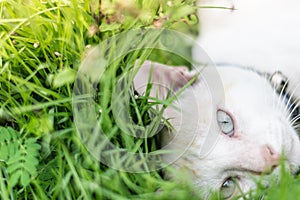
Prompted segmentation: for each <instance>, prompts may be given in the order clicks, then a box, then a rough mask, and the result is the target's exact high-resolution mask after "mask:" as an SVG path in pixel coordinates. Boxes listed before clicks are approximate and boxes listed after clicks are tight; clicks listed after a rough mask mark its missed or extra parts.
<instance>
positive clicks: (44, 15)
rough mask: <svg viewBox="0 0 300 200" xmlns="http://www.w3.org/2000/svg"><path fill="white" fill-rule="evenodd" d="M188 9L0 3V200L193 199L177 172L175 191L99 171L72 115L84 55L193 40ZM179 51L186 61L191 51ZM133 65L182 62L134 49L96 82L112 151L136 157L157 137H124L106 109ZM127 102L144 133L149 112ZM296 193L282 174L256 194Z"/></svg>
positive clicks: (146, 178) (141, 1)
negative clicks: (143, 40)
mask: <svg viewBox="0 0 300 200" xmlns="http://www.w3.org/2000/svg"><path fill="white" fill-rule="evenodd" d="M193 3H194V1H193V0H190V1H188V0H187V1H183V2H181V0H176V1H172V5H171V6H170V3H168V1H166V0H160V1H159V0H154V1H148V0H136V1H129V0H128V1H125V0H124V1H108V0H105V1H101V6H100V4H99V1H98V0H90V1H80V0H61V1H60V0H57V1H42V0H2V1H1V0H0V87H1V88H0V102H1V104H0V106H1V107H0V125H1V126H2V128H1V129H0V130H1V136H0V168H1V170H0V196H1V199H199V190H198V189H197V188H194V187H193V186H192V184H191V183H190V181H189V180H187V178H186V177H185V176H184V174H181V173H180V172H177V171H176V172H174V173H176V174H178V177H179V182H175V181H169V180H164V179H163V177H162V175H161V171H160V170H158V171H152V172H144V173H127V172H122V171H119V170H115V169H112V168H110V167H107V166H105V165H103V164H101V163H100V162H99V160H98V159H96V158H94V157H93V156H92V155H91V154H90V152H88V150H87V148H86V146H85V145H84V144H83V143H82V138H80V137H79V136H78V134H77V130H76V126H75V124H74V117H75V116H74V113H73V110H72V92H73V87H74V83H75V80H76V76H77V73H78V71H79V68H80V66H81V67H82V65H81V63H82V60H83V59H84V58H85V57H86V55H88V52H89V49H91V46H94V45H96V44H99V43H100V42H102V41H105V40H106V39H108V38H110V37H112V36H114V35H117V34H119V33H121V32H124V31H128V30H131V29H137V28H142V29H145V28H149V27H152V28H155V29H158V30H159V29H161V28H168V29H174V30H178V31H182V32H184V33H185V34H188V35H190V36H196V34H197V24H196V23H197V18H196V16H195V14H194V13H195V9H196V7H194V6H193V5H194V4H193ZM150 39H151V38H150ZM148 42H149V41H148ZM126 44H127V45H129V44H128V43H126ZM110 45H111V51H109V53H108V57H109V55H112V56H113V55H114V51H116V50H119V49H120V47H119V46H118V43H117V42H115V43H114V42H111V43H110ZM140 45H141V46H142V44H140ZM177 45H179V46H180V47H181V49H182V52H183V55H184V56H187V57H188V56H189V52H190V44H185V43H184V42H183V43H179V44H177ZM137 58H140V59H142V60H143V59H147V58H151V59H152V60H157V61H160V62H163V63H167V64H175V65H182V64H188V63H187V61H186V60H184V59H183V58H181V57H179V56H174V55H173V54H170V53H167V52H162V51H159V50H157V49H154V50H153V49H147V50H136V51H132V52H128V54H126V55H123V56H122V57H120V58H118V59H117V60H115V61H114V62H113V63H112V64H111V65H110V66H109V68H108V69H107V70H106V71H105V73H104V75H103V76H102V79H101V81H100V84H98V91H97V95H96V96H97V98H96V104H95V106H96V108H97V110H101V112H99V113H98V114H99V115H97V116H96V117H97V120H98V122H99V124H100V125H101V128H102V130H103V131H104V132H105V134H106V136H108V137H110V138H111V141H112V142H113V143H114V144H115V145H116V146H119V147H123V148H126V149H129V150H131V151H132V152H136V153H143V152H149V151H152V150H154V149H155V148H157V143H156V141H155V138H150V139H135V138H134V137H131V136H127V135H126V134H124V132H123V131H122V130H121V129H120V127H118V126H117V125H116V121H115V119H114V117H113V114H112V110H113V108H112V105H111V98H112V96H111V95H112V90H113V88H114V87H115V85H116V84H117V81H118V79H119V78H120V77H122V75H123V74H125V73H128V72H129V71H130V70H131V69H132V66H133V63H134V62H135V60H136V59H137ZM171 58H172V59H171ZM132 96H133V95H132ZM132 96H131V97H132ZM129 102H130V104H129V108H130V109H129V110H130V112H131V115H132V116H133V118H134V120H135V121H136V122H137V124H140V125H145V124H150V123H151V119H150V116H149V115H150V114H149V110H150V108H151V106H152V105H149V104H148V103H146V99H143V98H140V99H138V100H135V99H134V98H131V100H130V101H129ZM165 103H166V102H165ZM8 127H11V128H8ZM30 156H31V157H30ZM29 157H30V158H29ZM28 160H29V161H30V162H27V161H28ZM128 163H130V160H129V161H128ZM168 169H169V170H171V171H174V169H172V168H171V167H169V168H168ZM299 186H300V183H299V179H296V178H293V177H291V176H290V175H288V174H284V178H283V180H282V181H281V182H280V184H279V186H278V185H275V184H274V186H272V187H270V189H268V190H267V191H266V190H263V189H262V192H264V193H265V194H266V199H288V198H289V197H295V196H297V195H298V193H299V191H300V188H299Z"/></svg>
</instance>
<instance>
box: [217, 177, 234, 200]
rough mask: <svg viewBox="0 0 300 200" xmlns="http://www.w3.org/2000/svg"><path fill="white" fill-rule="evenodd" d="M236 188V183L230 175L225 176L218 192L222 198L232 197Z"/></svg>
mask: <svg viewBox="0 0 300 200" xmlns="http://www.w3.org/2000/svg"><path fill="white" fill-rule="evenodd" d="M235 190H236V183H235V180H234V179H233V178H232V177H229V178H227V179H226V180H225V181H224V183H223V184H222V186H221V189H220V194H221V196H222V198H223V199H228V198H230V197H232V195H233V194H234V193H235Z"/></svg>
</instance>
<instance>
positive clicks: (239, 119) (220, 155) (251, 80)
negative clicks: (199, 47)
mask: <svg viewBox="0 0 300 200" xmlns="http://www.w3.org/2000/svg"><path fill="white" fill-rule="evenodd" d="M149 66H152V67H153V69H154V72H153V73H154V74H156V76H153V77H152V81H153V82H155V80H156V81H157V80H163V83H162V84H163V86H168V87H169V86H170V85H174V84H175V85H178V80H179V81H181V80H184V77H185V76H186V77H187V78H190V74H186V73H185V70H183V71H182V73H178V72H179V71H180V68H177V69H176V68H170V67H168V66H164V65H161V64H157V63H152V64H150V63H149V62H146V63H145V64H144V65H143V66H142V69H141V70H140V72H139V73H138V75H137V77H136V79H135V86H136V88H141V87H140V86H141V85H144V84H145V82H147V80H148V79H147V78H145V77H148V76H149V73H150V70H149V69H150V67H149ZM210 69H212V68H211V67H207V68H205V69H204V70H203V71H202V73H201V74H200V76H199V77H198V80H197V81H196V82H195V83H194V84H193V85H191V86H189V87H188V88H187V89H186V90H184V91H183V93H182V94H181V95H179V96H178V99H177V101H176V102H175V104H176V107H177V108H179V110H178V109H174V108H173V107H171V106H170V107H168V108H167V110H166V111H165V113H164V116H165V117H166V118H167V119H170V123H171V124H172V125H173V126H174V128H175V132H174V134H175V135H180V136H179V137H175V138H174V139H173V141H172V143H171V145H170V148H169V149H173V150H178V149H184V150H185V153H184V155H182V156H181V157H179V159H177V160H176V161H175V162H174V163H170V164H173V165H174V166H176V167H177V168H179V169H182V170H186V171H187V172H188V173H189V174H190V177H191V180H193V181H194V183H195V184H196V185H198V186H199V187H201V188H204V191H205V192H206V193H205V194H204V195H205V196H206V197H208V196H209V194H210V192H211V191H212V190H213V191H218V190H220V188H221V186H222V184H223V183H224V181H225V180H226V179H227V178H228V177H237V180H238V184H239V186H240V187H241V189H242V191H243V192H245V193H246V192H248V191H249V190H251V189H253V188H255V187H256V181H255V180H257V178H259V175H261V174H262V173H266V174H269V176H271V177H274V176H275V177H276V178H279V170H278V165H279V159H280V157H281V156H282V155H284V156H285V159H286V160H285V162H286V167H287V168H288V169H290V170H291V172H295V171H296V170H297V169H298V168H299V166H300V142H299V138H298V136H297V134H296V132H295V130H294V129H293V126H292V125H291V123H290V120H289V118H288V116H289V113H288V112H287V110H286V106H285V104H284V102H283V101H282V99H281V98H280V97H279V95H278V94H277V93H276V92H275V90H274V88H273V87H272V86H271V84H270V82H269V81H268V80H267V79H266V78H265V77H262V76H260V75H258V74H256V73H255V72H253V71H249V70H244V69H240V68H238V67H236V66H230V67H220V68H217V72H218V74H219V75H220V77H215V79H214V82H218V81H221V83H222V85H221V86H223V87H219V88H217V87H212V85H209V84H208V82H209V81H208V80H207V79H208V78H209V77H208V76H207V73H206V72H207V71H209V70H210ZM158 72H163V73H160V74H159V73H158ZM157 74H159V76H158V77H157ZM169 74H171V75H172V76H171V77H172V78H170V79H168V78H167V77H170V75H169ZM164 76H166V77H164ZM157 78H159V79H157ZM219 78H220V80H219ZM157 83H158V84H159V85H157V87H161V84H160V83H159V82H156V84H157ZM185 83H186V82H185ZM219 86H220V85H219ZM157 87H154V89H158V91H161V90H160V89H159V88H157ZM177 90H178V88H177ZM139 92H140V93H143V91H142V90H139ZM216 93H218V94H221V95H216ZM152 94H156V92H154V93H152ZM222 94H224V96H222ZM219 109H221V110H223V111H226V112H227V113H230V115H231V116H232V118H233V121H234V136H233V137H229V136H227V135H225V134H223V133H222V131H221V129H220V127H219V126H218V123H217V118H216V113H217V110H219ZM167 138H168V137H167ZM190 139H192V143H189V141H190ZM174 156H178V155H177V154H174ZM171 160H174V158H173V157H172V155H170V156H167V157H165V162H169V161H171ZM273 167H275V169H274V170H273Z"/></svg>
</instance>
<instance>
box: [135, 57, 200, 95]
mask: <svg viewBox="0 0 300 200" xmlns="http://www.w3.org/2000/svg"><path fill="white" fill-rule="evenodd" d="M151 72H152V77H151V83H152V90H151V96H156V94H158V97H159V98H165V97H166V95H167V93H168V91H171V92H175V91H176V90H178V89H180V88H181V87H183V86H184V85H185V84H187V82H189V81H190V80H191V79H192V78H193V77H194V76H195V73H194V72H190V71H189V70H188V68H187V67H184V66H180V67H173V66H167V65H163V64H159V63H155V62H150V61H145V62H144V63H143V65H142V66H141V68H140V70H139V71H138V73H137V75H136V76H135V78H134V87H135V89H136V90H137V92H138V93H140V94H143V93H145V90H146V87H147V84H148V80H149V77H150V73H151Z"/></svg>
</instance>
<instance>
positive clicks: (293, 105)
mask: <svg viewBox="0 0 300 200" xmlns="http://www.w3.org/2000/svg"><path fill="white" fill-rule="evenodd" d="M299 86H300V83H298V84H297V85H296V87H295V88H294V89H293V91H292V93H290V95H289V98H288V100H287V102H286V105H285V110H286V111H288V113H289V116H288V119H289V118H291V116H292V115H293V113H294V112H295V111H296V109H298V107H299V106H300V105H299V103H300V102H299V101H298V100H294V99H293V96H294V95H295V92H296V90H297V89H298V87H299ZM291 102H292V103H291ZM291 109H292V110H291Z"/></svg>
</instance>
